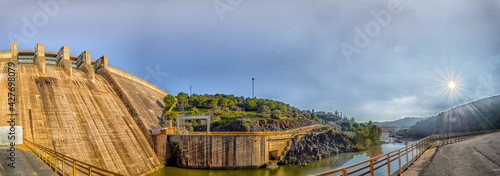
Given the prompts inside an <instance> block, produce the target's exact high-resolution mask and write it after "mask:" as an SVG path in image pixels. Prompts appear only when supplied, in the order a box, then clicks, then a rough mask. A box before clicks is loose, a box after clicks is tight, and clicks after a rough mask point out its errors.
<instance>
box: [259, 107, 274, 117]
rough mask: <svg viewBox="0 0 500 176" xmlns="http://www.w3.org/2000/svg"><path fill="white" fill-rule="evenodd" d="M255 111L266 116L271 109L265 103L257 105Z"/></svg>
mask: <svg viewBox="0 0 500 176" xmlns="http://www.w3.org/2000/svg"><path fill="white" fill-rule="evenodd" d="M257 112H258V113H261V114H262V115H263V116H267V115H269V114H271V109H270V108H269V107H268V106H266V105H262V106H260V107H259V110H258V111H257Z"/></svg>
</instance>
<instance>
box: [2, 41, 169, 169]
mask: <svg viewBox="0 0 500 176" xmlns="http://www.w3.org/2000/svg"><path fill="white" fill-rule="evenodd" d="M8 62H14V63H16V73H17V74H16V90H15V94H16V101H17V102H16V111H15V112H16V113H17V117H16V123H17V124H16V125H19V126H21V125H22V126H23V137H24V138H26V139H28V140H30V141H33V142H34V143H37V144H40V145H43V146H45V147H48V148H52V149H53V150H55V151H57V152H60V153H63V154H66V155H69V156H71V157H74V158H77V159H79V160H81V161H84V162H87V163H89V164H92V165H95V166H99V167H102V168H104V169H108V170H111V171H114V172H119V173H122V174H125V175H143V174H146V173H149V172H152V171H154V170H155V169H157V168H158V167H161V166H160V165H161V164H160V162H159V160H158V159H157V155H156V154H155V152H154V151H153V149H152V148H151V145H150V142H149V138H150V134H149V131H148V129H150V128H151V127H158V126H159V118H160V116H161V112H162V108H163V105H162V104H161V102H162V98H163V97H164V96H165V95H167V93H166V92H165V91H163V90H161V89H159V88H157V87H156V86H154V85H152V84H150V83H148V82H146V81H144V80H142V79H140V78H138V77H136V76H133V75H131V74H129V73H126V72H124V71H122V70H119V69H117V68H114V67H111V66H108V65H107V58H106V57H105V56H103V57H101V58H100V59H98V60H92V59H91V58H90V53H89V52H88V51H85V52H83V53H82V54H80V55H79V56H75V55H70V54H69V48H68V47H62V48H61V50H60V51H59V52H57V54H56V52H45V51H44V46H43V44H38V45H37V46H36V48H35V50H20V51H18V50H17V45H16V44H15V43H13V45H12V49H11V51H2V52H0V83H1V85H2V87H0V94H1V95H7V94H8V92H9V90H8V89H7V88H8V87H7V74H8V67H7V63H8ZM8 108H9V106H8V105H6V103H2V104H1V105H0V110H1V112H2V116H0V117H1V119H0V126H9V124H8V123H7V121H8V119H9V118H10V117H8V116H5V114H6V113H7V112H8Z"/></svg>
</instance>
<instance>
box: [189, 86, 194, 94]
mask: <svg viewBox="0 0 500 176" xmlns="http://www.w3.org/2000/svg"><path fill="white" fill-rule="evenodd" d="M191 95H193V87H192V86H191V85H189V96H191Z"/></svg>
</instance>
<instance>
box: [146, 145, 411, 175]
mask: <svg viewBox="0 0 500 176" xmlns="http://www.w3.org/2000/svg"><path fill="white" fill-rule="evenodd" d="M406 145H407V144H406ZM404 146H405V144H403V143H388V144H382V145H377V146H371V147H370V149H369V150H366V151H361V152H350V153H340V154H337V155H334V156H331V157H328V158H323V159H321V160H319V161H315V162H311V163H308V164H307V166H304V167H301V166H295V165H294V166H284V165H279V167H278V168H276V169H266V168H260V169H248V170H204V169H185V168H177V167H164V168H162V169H161V170H159V171H157V172H155V173H154V174H152V175H153V176H161V175H176V176H177V175H178V176H181V175H192V176H199V175H200V176H202V175H206V176H256V175H258V176H292V175H311V174H317V173H321V172H325V171H329V170H332V169H336V168H340V167H343V166H348V165H351V164H354V163H357V162H360V161H364V160H366V159H369V158H371V157H374V156H377V155H380V154H383V153H387V152H391V151H393V150H396V149H399V148H401V147H404ZM410 158H411V154H410ZM396 161H397V160H396ZM405 163H406V161H402V162H401V164H402V165H404V164H405ZM397 167H398V163H397V162H392V163H391V171H392V172H394V171H396V169H392V168H397ZM383 168H386V167H383ZM383 168H382V169H379V170H377V172H375V175H387V169H383Z"/></svg>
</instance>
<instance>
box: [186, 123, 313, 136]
mask: <svg viewBox="0 0 500 176" xmlns="http://www.w3.org/2000/svg"><path fill="white" fill-rule="evenodd" d="M317 127H321V126H318V125H311V126H307V127H303V128H301V129H300V130H297V129H294V130H287V131H253V132H242V131H232V132H212V131H210V132H206V131H194V132H193V131H192V132H189V133H184V134H181V135H257V136H258V135H262V136H265V135H282V134H295V133H301V132H303V131H308V130H311V129H314V128H317Z"/></svg>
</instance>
